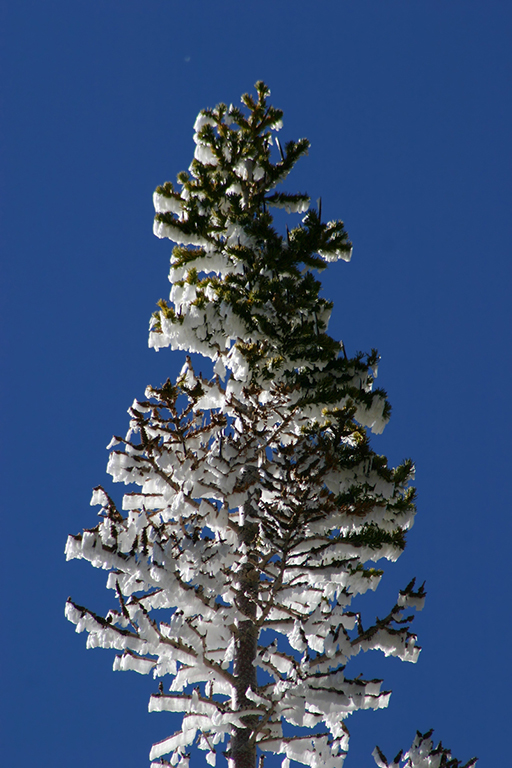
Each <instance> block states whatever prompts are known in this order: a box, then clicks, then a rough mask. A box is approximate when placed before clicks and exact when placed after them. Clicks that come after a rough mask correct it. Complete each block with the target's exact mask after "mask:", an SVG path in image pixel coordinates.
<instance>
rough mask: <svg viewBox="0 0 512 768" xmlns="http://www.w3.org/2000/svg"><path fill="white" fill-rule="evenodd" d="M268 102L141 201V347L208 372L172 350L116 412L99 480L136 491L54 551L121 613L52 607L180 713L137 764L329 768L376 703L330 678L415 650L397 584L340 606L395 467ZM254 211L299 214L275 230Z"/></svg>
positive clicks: (373, 543) (396, 509) (222, 120)
mask: <svg viewBox="0 0 512 768" xmlns="http://www.w3.org/2000/svg"><path fill="white" fill-rule="evenodd" d="M268 95H269V90H268V88H267V87H266V86H265V85H264V84H263V83H261V82H259V83H257V84H256V98H252V97H251V96H249V95H244V96H243V97H242V102H243V104H244V106H245V110H243V109H238V108H236V107H234V106H230V107H227V106H226V105H224V104H219V105H218V106H217V107H216V108H215V109H206V110H203V111H202V112H201V113H200V114H199V116H198V118H197V120H196V123H195V127H194V128H195V134H194V140H195V143H196V149H195V155H194V159H193V161H192V164H191V166H190V168H189V171H188V172H183V173H180V174H179V175H178V185H179V186H178V188H177V189H175V188H174V186H173V185H172V184H171V183H170V182H167V183H165V184H164V185H163V186H161V187H158V188H157V191H156V192H155V195H154V203H155V208H156V212H157V213H156V217H155V230H154V231H155V234H156V235H157V236H158V237H160V238H169V239H171V240H173V241H174V242H175V243H177V245H176V247H175V248H174V250H173V252H172V257H171V271H170V280H171V282H172V290H171V294H170V301H169V303H168V302H167V301H160V302H159V311H158V312H157V313H155V315H154V316H153V319H152V322H151V327H150V337H149V343H150V346H151V347H154V348H155V349H157V350H158V349H160V348H163V347H171V349H174V350H186V351H187V352H189V353H195V354H199V355H202V356H203V357H206V358H209V359H210V360H211V364H212V371H211V376H203V375H202V374H200V373H197V371H196V370H195V369H194V366H193V363H192V360H191V358H190V357H188V356H187V358H186V362H185V365H184V366H183V368H182V370H181V373H180V375H179V376H178V379H177V381H176V382H174V383H173V382H172V381H170V380H167V381H166V382H165V384H163V385H162V386H160V387H156V388H153V387H148V389H147V390H146V393H145V399H143V400H136V401H135V402H134V403H133V405H132V406H131V408H130V410H129V413H130V417H131V420H130V425H129V431H128V434H127V435H126V437H125V438H122V437H115V438H113V440H112V442H111V444H110V446H109V448H110V449H112V452H111V454H110V460H109V464H108V472H109V473H110V474H111V475H112V477H113V479H114V481H116V482H121V483H125V484H126V485H130V486H131V485H133V484H135V485H136V486H139V488H138V490H136V491H134V490H131V491H129V492H128V493H126V494H125V495H124V497H123V502H122V509H123V510H124V512H125V514H123V513H122V512H120V511H119V510H118V509H117V507H116V505H115V503H114V501H113V500H112V498H111V497H110V496H109V495H108V494H107V493H106V492H105V491H104V490H103V489H102V488H101V487H98V488H96V489H95V490H94V494H93V497H92V502H91V503H92V504H98V505H100V506H101V511H100V513H99V514H100V516H101V521H100V523H99V524H98V525H97V526H96V527H95V528H93V529H90V530H86V531H84V532H83V533H82V534H78V535H77V536H70V537H69V539H68V543H67V547H66V554H67V557H68V558H84V559H86V560H88V561H89V562H91V563H92V565H94V566H95V567H98V568H103V569H105V570H108V571H109V575H108V580H107V587H108V588H109V589H112V590H114V591H115V593H116V595H117V600H118V603H119V606H118V608H117V609H116V610H111V611H110V612H109V613H108V615H107V616H106V617H105V618H103V617H102V616H99V615H97V614H96V613H95V612H93V611H91V610H89V609H88V608H84V607H82V606H80V605H77V604H76V603H75V602H73V601H72V600H71V599H70V600H69V601H68V603H67V607H66V613H67V617H68V618H69V619H70V620H71V621H72V622H74V623H75V624H76V630H77V632H82V631H83V630H86V631H87V632H88V640H87V646H88V647H89V648H95V647H103V648H115V649H117V650H119V651H121V654H120V655H118V656H116V658H115V661H114V669H116V670H135V671H136V672H140V673H142V674H147V673H149V672H152V673H153V674H154V676H155V677H166V678H167V679H169V678H171V683H170V687H169V685H167V686H164V685H163V684H162V683H160V685H159V691H158V692H156V693H155V694H154V695H152V696H151V699H150V703H149V708H150V710H151V711H170V712H181V713H183V721H182V727H181V730H180V731H179V732H177V733H174V734H173V735H170V736H168V737H167V738H164V739H163V740H162V741H161V742H159V743H157V744H155V745H154V746H153V748H152V749H151V755H150V759H152V760H154V761H158V762H155V763H154V765H155V766H156V765H161V764H162V763H163V764H164V765H169V764H170V765H179V766H180V767H181V768H185V766H187V764H188V760H189V751H190V747H191V745H192V744H193V743H196V744H198V746H199V748H200V749H204V750H206V752H207V755H206V759H207V762H208V763H209V764H211V765H215V762H216V758H217V757H218V756H219V754H220V755H221V756H222V755H223V754H224V755H225V756H226V757H227V758H228V761H229V765H230V766H232V768H254V766H255V765H256V763H257V760H258V756H259V755H261V754H264V753H265V752H272V753H277V754H280V755H282V758H283V760H282V766H283V768H287V766H288V765H289V762H290V761H291V760H294V761H296V762H298V763H302V764H304V765H310V766H324V767H325V768H338V767H340V766H342V764H343V760H344V757H345V755H346V752H347V749H348V739H349V736H348V730H347V728H346V725H345V720H346V718H347V717H348V715H349V714H350V713H351V712H354V711H356V710H359V709H376V708H380V707H385V706H386V705H387V703H388V700H389V696H390V693H389V692H388V691H381V682H382V681H380V680H363V679H361V678H360V677H357V678H355V679H350V677H347V675H346V667H347V663H348V662H349V660H350V659H351V658H352V657H354V656H356V655H357V654H359V653H360V652H362V651H367V650H370V649H379V650H381V651H382V652H383V653H384V654H385V655H386V656H390V655H392V656H398V657H399V658H401V659H403V660H404V661H412V662H414V661H416V659H417V657H418V653H419V648H418V646H417V645H416V637H415V635H414V634H412V633H411V631H410V621H411V616H410V615H409V609H411V608H418V609H421V607H422V605H423V600H424V591H423V588H422V587H420V588H419V589H415V585H414V582H411V583H410V584H409V585H408V586H407V587H405V588H404V589H403V590H402V591H401V592H400V594H399V596H398V599H397V602H396V604H395V605H393V606H390V609H389V610H388V612H387V615H386V616H385V617H384V618H382V619H378V620H376V622H375V623H373V624H371V625H369V626H367V625H366V624H365V623H363V620H362V618H361V615H360V614H359V613H355V612H353V611H351V610H350V607H351V601H352V599H353V598H354V597H355V596H356V595H360V594H362V593H364V592H366V590H368V589H371V590H374V589H375V588H376V587H377V585H378V583H379V580H380V578H381V575H382V571H381V570H379V569H377V568H376V567H375V566H374V564H375V563H377V562H378V561H379V562H381V561H384V560H391V561H394V560H396V559H397V558H398V557H399V555H400V553H401V552H402V551H403V549H404V546H405V535H406V532H407V531H408V530H409V528H410V527H411V525H412V522H413V517H414V504H413V497H414V491H413V489H412V488H411V487H410V482H411V480H412V477H413V471H414V468H413V465H412V462H411V461H405V462H404V463H403V464H401V465H400V466H398V467H397V468H390V467H388V464H387V460H386V458H385V457H384V456H381V455H379V454H377V453H375V452H374V451H373V449H372V448H371V446H370V442H369V432H374V433H377V434H378V433H380V432H382V430H383V428H384V426H385V424H386V422H387V421H388V419H389V415H390V407H389V404H388V401H387V399H386V394H385V392H384V391H383V390H381V389H376V388H374V379H375V377H376V374H377V363H378V359H379V358H378V354H377V352H376V351H375V350H374V351H372V352H371V354H359V353H358V354H357V355H355V356H353V357H350V356H348V355H347V352H346V350H345V347H344V345H343V343H341V342H339V341H336V340H335V339H333V338H331V337H330V336H329V335H328V333H327V325H328V321H329V315H330V313H331V309H332V305H331V303H330V302H328V301H327V300H325V299H324V298H321V297H320V294H319V290H320V283H319V282H318V280H317V279H315V277H314V275H313V272H314V270H317V271H320V270H322V269H324V268H325V266H326V265H327V264H328V263H329V262H333V261H336V260H338V259H342V260H344V261H349V260H350V257H351V254H352V246H351V244H350V242H349V240H348V237H347V234H346V232H345V229H344V226H343V223H342V222H341V221H329V222H325V221H323V220H322V215H321V206H320V205H319V206H318V209H315V208H311V207H310V201H309V198H308V197H307V195H305V194H289V193H285V192H282V191H275V189H276V187H277V186H278V185H279V184H280V183H281V182H282V181H283V180H284V179H285V178H286V176H287V175H288V173H289V172H290V170H291V169H292V168H293V166H294V164H295V163H296V162H297V160H298V159H299V158H300V157H301V156H302V155H304V154H305V153H306V152H307V151H308V146H309V144H308V141H307V140H305V139H301V140H300V141H297V142H294V141H290V142H288V143H287V144H286V145H285V147H284V148H281V145H280V143H279V141H278V139H277V136H276V133H277V131H278V130H279V129H280V128H281V125H282V123H281V118H282V113H281V112H280V111H279V110H277V109H275V108H274V107H272V106H270V105H269V104H268V103H267V97H268ZM273 208H284V209H285V211H286V212H287V213H301V214H303V218H302V220H301V222H300V223H299V224H297V225H296V226H294V227H293V228H291V229H288V228H287V229H286V231H285V232H284V233H282V234H279V232H278V231H277V230H276V229H275V228H274V227H273V218H272V215H271V210H272V209H273ZM404 611H405V614H404ZM429 736H430V734H426V735H424V736H421V734H419V735H418V738H417V740H416V742H417V743H416V742H415V745H413V748H412V750H411V751H410V752H409V753H408V755H406V756H405V757H404V760H406V759H407V760H409V762H408V763H407V765H410V766H421V767H422V768H427V766H432V767H434V768H435V766H440V765H450V766H451V765H452V763H449V762H446V761H445V762H435V760H437V757H436V754H437V753H436V754H434V752H435V750H434V748H433V746H432V743H431V742H429ZM427 742H428V744H430V746H428V745H427V746H428V749H427V747H426V746H425V745H426V744H427ZM414 750H416V751H414ZM421 750H423V752H421ZM429 750H430V751H429ZM433 750H434V751H433ZM420 752H421V754H420ZM445 753H446V754H445ZM374 754H375V759H376V761H377V763H378V765H381V766H385V765H387V762H386V759H385V757H384V756H383V755H382V753H381V752H380V751H379V750H376V752H375V753H374ZM439 754H441V753H439ZM443 754H445V756H446V755H448V753H447V752H446V750H445V751H444V753H443ZM425 755H426V757H425ZM432 755H434V758H432V759H433V760H434V762H432V761H431V762H428V761H429V760H431V756H432ZM418 756H419V757H418ZM448 756H449V755H448ZM164 757H166V759H164ZM399 759H400V756H399V757H398V760H397V761H395V763H393V765H398V762H399ZM440 759H441V758H440ZM443 759H444V758H443ZM418 760H419V762H418ZM421 760H423V762H421ZM457 764H458V763H457ZM453 765H454V766H455V763H453Z"/></svg>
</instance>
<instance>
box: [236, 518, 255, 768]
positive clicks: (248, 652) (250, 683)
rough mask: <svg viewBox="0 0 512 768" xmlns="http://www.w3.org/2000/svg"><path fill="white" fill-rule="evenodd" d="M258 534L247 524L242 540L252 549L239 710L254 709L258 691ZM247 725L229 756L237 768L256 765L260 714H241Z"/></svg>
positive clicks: (239, 655)
mask: <svg viewBox="0 0 512 768" xmlns="http://www.w3.org/2000/svg"><path fill="white" fill-rule="evenodd" d="M257 536H258V526H257V524H255V523H244V525H243V527H242V530H241V536H240V543H241V544H242V543H243V544H245V545H246V547H247V550H248V553H249V554H248V562H246V563H245V564H244V565H243V566H242V569H241V572H240V581H239V593H238V600H237V606H238V608H239V610H240V611H241V613H243V615H244V616H246V617H247V619H246V620H245V621H241V622H240V623H239V626H238V629H237V637H236V645H235V658H234V667H233V672H234V676H235V678H236V688H235V706H236V710H237V712H238V713H240V712H241V711H243V710H244V709H253V708H254V702H252V701H251V700H250V699H248V698H247V696H246V692H247V689H248V688H252V689H253V690H254V691H256V690H257V676H256V665H255V661H256V653H257V648H258V628H257V627H256V624H255V620H256V599H257V596H258V581H259V575H258V570H257V568H256V567H255V562H254V561H253V559H252V556H251V553H252V552H253V551H254V543H255V541H256V538H257ZM241 720H242V723H243V724H244V725H245V726H246V727H245V728H238V729H236V731H235V734H234V736H233V737H232V739H231V744H230V750H229V755H230V758H231V760H232V761H233V767H234V768H256V744H255V742H254V741H253V740H252V739H251V736H252V734H253V732H254V728H255V727H256V725H257V722H258V716H257V715H247V716H246V717H243V716H242V717H241Z"/></svg>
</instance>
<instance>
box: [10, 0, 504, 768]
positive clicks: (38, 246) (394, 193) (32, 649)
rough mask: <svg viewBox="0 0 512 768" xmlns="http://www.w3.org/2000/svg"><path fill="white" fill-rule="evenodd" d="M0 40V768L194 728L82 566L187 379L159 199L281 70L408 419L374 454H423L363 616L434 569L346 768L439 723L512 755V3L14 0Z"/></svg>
mask: <svg viewBox="0 0 512 768" xmlns="http://www.w3.org/2000/svg"><path fill="white" fill-rule="evenodd" d="M0 28H1V30H2V31H1V32H0V35H1V51H0V56H1V70H2V76H1V81H2V82H1V103H0V109H1V113H2V127H1V145H2V146H1V162H2V168H3V171H2V186H1V196H2V199H1V206H0V221H1V228H2V234H1V247H2V313H3V319H2V363H3V373H2V378H3V396H2V401H1V402H2V407H1V417H2V421H3V427H2V438H1V443H0V450H1V452H2V459H1V467H2V475H3V479H2V494H1V496H2V507H3V509H2V539H1V541H2V548H1V551H2V554H1V558H0V562H1V568H2V581H1V583H2V610H1V631H0V637H1V645H2V655H1V663H2V667H3V671H2V677H3V681H4V682H3V683H2V713H1V718H0V728H1V730H2V731H3V732H4V735H3V736H2V747H1V753H2V763H3V764H4V765H6V766H7V765H8V766H14V765H16V767H17V768H28V767H29V766H31V767H32V766H35V765H37V766H52V768H63V767H64V766H73V768H91V767H92V766H94V768H117V767H118V766H119V767H121V766H122V768H142V766H145V765H148V759H147V756H148V753H149V749H150V746H151V744H152V742H154V741H158V740H160V739H162V738H164V737H165V736H167V735H169V734H170V733H171V732H172V731H173V730H174V728H175V722H174V721H173V720H172V717H171V716H170V715H166V714H160V715H157V714H152V715H148V714H147V701H148V698H149V695H150V693H151V692H155V691H156V682H154V681H153V680H152V679H151V678H144V677H140V676H138V675H136V674H135V673H123V674H119V673H113V672H112V671H111V669H112V661H113V658H112V657H113V654H110V653H109V652H106V651H86V650H85V635H76V634H74V631H73V627H72V625H70V624H68V623H67V622H66V621H65V619H64V602H65V599H66V597H67V596H68V595H69V594H71V595H72V596H73V598H74V599H75V600H76V601H77V602H79V603H82V604H85V605H87V606H89V607H90V608H93V609H96V610H98V611H106V610H108V608H109V607H113V596H112V594H111V593H110V592H107V591H106V590H105V589H104V583H105V573H101V572H97V571H94V569H92V568H91V567H90V566H89V565H88V564H86V563H83V562H82V563H81V562H72V563H69V564H66V563H65V561H64V554H63V551H64V544H65V541H66V537H67V534H68V533H76V532H78V531H80V530H81V529H82V528H83V527H91V526H93V525H95V524H96V519H97V518H96V510H95V509H94V508H91V507H89V499H90V494H91V489H92V487H93V486H95V485H98V484H100V483H101V484H106V487H107V488H111V486H110V485H109V480H108V479H107V477H106V475H105V465H106V461H107V453H106V451H105V446H106V445H107V443H108V442H109V440H110V438H111V435H112V434H114V433H116V434H124V432H125V431H126V428H127V423H128V417H127V415H126V409H127V408H128V406H129V405H130V404H131V402H132V400H133V399H134V397H142V396H143V392H144V389H145V386H146V384H148V383H152V384H154V385H158V384H160V383H162V382H163V381H165V379H166V378H167V377H168V376H170V377H171V378H172V377H174V376H175V375H176V374H177V372H178V371H179V369H180V368H181V365H182V364H183V357H182V355H181V354H180V353H171V352H169V351H161V352H160V353H158V354H156V353H155V352H153V351H150V350H148V348H147V327H148V320H149V316H150V314H151V312H152V311H153V309H154V307H155V302H156V301H157V300H158V299H159V298H161V297H166V296H167V294H168V290H169V287H168V282H167V271H168V261H169V257H170V252H171V245H170V243H169V242H168V241H158V240H157V239H156V238H154V237H153V235H152V218H153V210H152V203H151V195H152V192H153V190H154V188H155V187H156V185H157V184H160V183H163V182H164V181H166V180H174V179H175V176H176V173H177V172H178V171H180V170H182V169H185V168H187V167H188V165H189V163H190V160H191V157H192V153H193V142H192V125H193V122H194V119H195V116H196V114H197V112H198V111H199V110H200V109H201V108H202V107H206V106H214V105H215V104H216V103H217V102H218V101H224V102H227V103H230V102H233V103H237V102H238V100H239V97H240V94H241V93H242V92H244V91H247V90H252V87H253V84H254V82H255V81H256V80H258V79H263V80H265V81H266V82H267V83H268V84H269V85H270V87H271V89H272V97H271V98H272V103H274V104H275V105H276V106H278V107H280V108H282V109H283V110H284V113H285V115H284V128H283V131H282V133H281V137H282V138H283V140H288V139H290V138H294V139H297V138H300V137H302V136H307V137H308V138H309V139H310V140H311V142H312V149H311V152H310V154H309V157H307V158H306V159H304V160H302V161H301V163H300V164H299V165H298V166H297V167H296V170H295V172H294V174H292V175H291V176H290V177H289V178H288V180H287V183H286V187H285V188H286V189H287V190H289V191H291V192H294V191H305V192H308V193H309V194H310V195H311V198H312V199H313V200H315V199H316V198H317V197H319V196H322V201H323V212H324V215H325V216H326V217H327V218H342V219H343V220H344V221H345V224H346V227H347V230H348V232H349V235H350V236H351V239H352V240H353V242H354V256H353V260H352V262H351V263H350V264H348V265H347V264H345V263H341V264H339V265H335V266H333V267H331V268H330V269H329V270H328V271H327V272H325V273H324V274H323V276H322V279H323V284H324V293H325V295H326V296H327V297H329V298H330V299H332V300H333V301H334V302H335V310H334V314H333V320H332V323H331V326H330V331H331V333H332V335H333V336H336V337H338V338H342V339H343V340H344V342H345V345H346V347H347V349H348V350H349V352H350V353H353V352H355V351H356V350H359V349H363V350H369V349H370V348H371V347H373V346H376V347H377V348H378V349H379V351H380V353H381V355H382V362H381V366H380V371H379V380H378V383H379V384H380V385H381V386H383V387H384V388H385V389H387V390H388V393H389V396H390V400H391V403H392V405H393V416H392V419H391V422H390V424H389V426H388V427H387V429H386V431H385V433H384V435H382V436H381V437H378V438H376V439H374V442H373V445H374V447H375V449H376V450H377V451H379V452H382V453H386V454H387V455H388V456H389V457H390V460H391V461H392V462H398V461H400V460H401V459H402V458H404V457H406V456H412V457H413V458H414V459H415V461H416V463H417V486H418V491H419V508H418V516H417V521H416V525H415V527H414V528H413V530H412V532H411V534H410V537H409V544H408V547H407V549H406V551H405V553H404V554H403V556H402V558H401V559H400V561H399V562H398V563H397V564H396V565H389V566H388V567H387V569H386V576H385V577H384V581H383V583H382V585H381V587H379V589H378V590H377V592H376V593H375V595H372V596H371V597H370V598H368V599H366V598H361V601H360V607H361V609H362V610H363V611H364V610H367V611H368V613H367V623H369V621H370V620H371V619H373V617H374V615H375V613H378V612H380V613H381V615H382V614H384V612H385V611H386V609H387V608H388V607H389V606H390V605H391V604H392V602H393V601H394V598H395V596H396V593H397V591H398V589H399V588H400V587H403V586H404V585H405V584H406V583H407V581H408V580H409V579H410V578H411V577H412V576H414V575H416V576H417V577H418V579H419V580H420V581H423V580H426V587H427V590H428V598H427V603H426V607H425V609H424V611H423V613H422V614H419V616H418V619H417V620H416V631H417V632H418V634H419V640H420V644H421V645H422V646H423V649H424V650H423V652H422V654H421V656H420V660H419V662H418V664H417V665H416V666H412V665H409V664H403V663H401V662H399V661H397V660H394V659H391V660H386V659H384V657H383V656H382V655H381V654H378V653H373V654H367V655H366V657H365V658H362V657H358V658H357V659H356V660H355V661H354V662H353V663H352V668H351V671H352V672H354V674H357V673H358V672H363V673H364V674H365V675H369V676H378V677H381V676H382V677H383V678H384V680H385V686H384V687H385V688H388V687H391V688H392V689H393V691H394V693H393V696H392V697H391V703H390V706H389V709H388V710H386V711H380V712H377V713H365V712H362V713H359V714H357V715H355V716H353V717H352V718H350V719H349V720H348V721H347V724H348V726H349V728H350V730H351V732H352V741H351V751H350V753H349V757H348V759H347V761H346V763H345V765H346V768H370V767H371V766H372V765H373V760H372V758H371V757H370V754H371V751H372V749H373V747H374V745H375V743H378V744H379V745H380V746H381V747H382V748H383V749H384V751H385V752H387V753H388V756H390V757H391V756H393V755H394V754H395V753H396V752H397V751H398V749H399V747H401V746H408V745H409V744H410V743H411V741H412V738H413V736H414V733H415V730H416V729H417V728H419V729H421V730H427V729H428V728H430V727H434V728H435V732H436V735H437V736H438V737H439V738H441V739H442V740H443V742H444V743H445V744H447V745H449V746H451V747H452V748H453V750H454V753H455V755H456V756H458V757H460V758H461V759H462V758H463V759H464V760H467V759H468V758H469V757H471V756H472V755H474V754H477V755H479V756H480V758H481V762H480V766H481V767H482V768H487V767H488V768H496V767H497V766H505V765H508V764H510V763H509V761H510V748H509V741H510V714H511V713H510V685H511V682H512V681H511V675H510V672H511V663H510V656H511V654H510V643H511V629H512V627H511V622H510V592H511V587H510V551H511V526H510V518H511V494H510V477H511V469H510V464H511V460H510V431H511V423H510V403H511V396H510V374H511V358H510V350H511V334H510V319H511V318H510V315H511V312H510V305H511V299H510V292H511V276H512V274H511V272H512V270H511V241H512V237H511V229H512V226H511V202H512V201H511V197H512V195H511V191H512V169H511V136H512V99H511V74H512V66H511V64H512V42H511V41H512V36H511V32H512V9H511V5H510V2H508V0H500V1H498V0H487V1H486V2H484V0H480V1H478V2H477V1H476V0H415V1H414V2H411V1H410V0H407V1H406V0H317V2H304V1H303V0H298V1H296V2H286V1H285V0H273V1H270V0H258V2H253V1H252V0H243V1H240V0H219V2H216V3H212V2H207V0H204V1H203V2H200V1H199V0H189V1H188V2H181V3H178V2H174V1H173V0H137V1H136V0H101V2H93V1H92V0H88V2H85V0H72V2H69V0H67V1H64V0H45V2H40V1H38V2H36V0H15V2H14V1H12V2H9V3H8V2H5V3H2V8H1V10H0ZM291 218H292V220H293V217H291ZM206 369H207V366H206V365H205V368H204V370H205V371H206ZM122 491H123V489H122V488H117V487H114V494H116V495H117V498H120V496H121V494H122ZM358 665H359V666H358ZM200 764H202V762H201V763H200Z"/></svg>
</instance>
